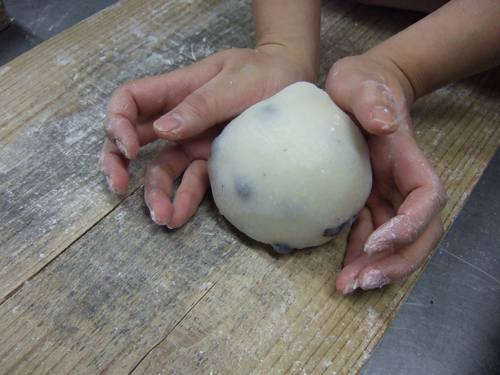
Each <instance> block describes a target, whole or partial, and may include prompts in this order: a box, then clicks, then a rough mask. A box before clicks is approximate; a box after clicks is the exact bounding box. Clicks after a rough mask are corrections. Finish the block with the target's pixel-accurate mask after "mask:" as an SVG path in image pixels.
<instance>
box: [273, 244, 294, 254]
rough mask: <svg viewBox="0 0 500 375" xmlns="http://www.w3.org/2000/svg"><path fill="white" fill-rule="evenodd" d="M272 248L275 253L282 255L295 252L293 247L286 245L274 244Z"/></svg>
mask: <svg viewBox="0 0 500 375" xmlns="http://www.w3.org/2000/svg"><path fill="white" fill-rule="evenodd" d="M271 246H272V247H273V249H274V251H276V252H277V253H280V254H288V253H289V252H291V251H292V250H293V247H291V246H290V245H287V244H286V243H273V244H272V245H271Z"/></svg>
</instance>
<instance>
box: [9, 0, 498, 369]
mask: <svg viewBox="0 0 500 375" xmlns="http://www.w3.org/2000/svg"><path fill="white" fill-rule="evenodd" d="M419 16H420V15H418V14H414V13H411V12H404V11H395V10H387V9H379V8H372V7H365V6H359V5H357V4H355V3H354V2H350V1H329V2H325V3H324V6H323V13H322V66H321V75H320V79H319V83H320V85H322V84H324V82H325V79H326V75H327V73H328V70H329V68H330V67H331V65H332V64H333V63H334V62H335V61H336V60H338V59H339V58H341V57H344V56H347V55H351V54H356V53H361V52H363V51H365V50H366V49H368V48H370V47H372V46H373V45H375V44H377V43H379V42H380V41H382V40H384V39H385V38H387V37H389V36H390V35H392V34H394V33H396V32H398V31H399V30H401V29H403V28H404V27H406V26H408V25H409V24H411V23H412V22H415V21H416V20H417V19H418V17H419ZM253 42H254V41H253V33H252V19H251V7H250V4H249V2H248V1H239V0H231V1H215V0H211V1H197V0H191V1H163V0H162V1H160V0H156V1H149V2H147V3H144V2H136V1H132V0H122V1H120V2H119V3H117V4H116V5H115V6H113V7H110V8H108V9H106V10H105V11H103V12H101V13H99V14H97V15H95V16H93V17H91V18H89V19H87V20H86V21H84V22H82V23H80V24H78V25H76V26H75V27H73V28H71V29H69V30H67V31H65V32H64V33H62V34H60V35H58V36H57V37H55V38H53V39H51V40H49V41H47V42H45V43H43V44H42V45H40V46H38V47H36V48H35V49H33V50H32V51H30V52H28V53H26V54H24V55H23V56H21V57H19V58H18V59H16V60H14V61H12V62H11V63H9V64H8V65H6V66H4V67H1V68H0V144H1V149H0V175H1V178H0V209H1V211H0V212H1V223H0V228H1V239H0V266H1V267H0V291H1V297H0V298H1V299H0V357H1V363H2V365H1V366H0V373H17V374H26V373H31V372H34V373H48V372H52V373H57V374H60V373H101V372H102V373H104V372H109V373H119V374H123V373H138V374H143V373H161V372H166V373H218V374H233V373H238V374H239V373H241V374H247V373H255V374H274V373H307V374H320V373H321V374H322V373H327V374H335V373H336V374H352V373H357V372H358V371H359V370H360V369H361V367H362V366H363V364H364V363H365V361H366V359H367V358H368V357H369V355H370V353H371V352H372V351H373V349H374V348H375V346H376V345H377V343H378V342H379V340H380V338H381V337H382V335H383V334H384V332H385V331H386V329H387V327H388V325H389V324H390V322H391V321H392V319H393V317H394V316H395V314H396V313H397V311H398V309H399V307H400V305H401V303H402V302H403V301H404V299H405V298H406V296H407V295H408V292H409V291H410V289H411V287H412V285H413V284H414V283H415V281H416V279H417V278H418V273H417V274H415V275H413V276H412V277H411V278H410V279H409V280H408V281H407V282H405V283H402V284H398V285H393V286H390V287H387V288H383V289H380V290H376V291H372V292H364V293H362V292H355V293H353V294H352V295H349V296H347V297H343V296H340V295H339V294H338V293H336V292H335V278H336V275H337V273H338V271H339V270H340V267H341V261H342V258H343V251H344V249H345V242H346V235H347V233H346V232H344V233H342V235H340V236H339V237H337V238H335V239H334V240H333V241H331V242H330V243H328V244H325V245H323V246H320V247H317V248H314V249H308V250H304V251H298V252H294V253H292V254H290V255H287V256H276V255H275V254H274V253H273V252H272V251H271V249H270V248H269V247H267V246H264V245H262V244H259V243H257V242H255V241H252V240H250V239H248V238H246V237H245V236H243V235H242V234H240V233H238V232H237V231H236V230H235V229H234V228H233V227H232V226H231V225H229V224H228V223H227V222H226V221H225V220H224V219H223V218H222V217H221V216H220V215H219V214H218V212H217V209H216V207H215V206H214V204H213V201H212V198H211V196H210V195H207V197H205V199H204V201H203V203H202V205H201V207H200V209H199V210H198V212H197V214H196V215H195V216H194V217H193V218H192V219H191V220H190V221H189V222H188V223H187V224H186V225H185V226H183V227H182V228H181V229H179V230H175V231H169V230H165V229H164V228H160V227H158V226H156V225H154V224H153V223H152V221H151V220H150V218H149V214H148V212H147V208H146V207H145V204H144V202H143V189H142V187H141V185H142V183H143V178H144V173H145V167H146V165H147V163H148V161H149V160H150V159H151V158H152V156H153V155H154V154H155V152H156V151H157V150H158V148H159V147H160V146H161V144H153V145H151V146H148V147H147V148H146V149H144V150H143V151H142V152H141V155H140V157H139V158H138V159H137V160H135V161H134V162H133V163H132V168H133V174H134V179H133V181H132V183H131V185H130V188H129V193H128V194H127V195H126V196H123V197H117V196H114V195H112V194H111V193H109V192H108V191H107V188H106V186H105V182H104V181H103V179H102V178H101V177H100V175H99V171H98V167H97V161H98V160H97V159H98V152H99V149H100V147H101V144H102V140H103V139H104V133H103V130H102V122H103V119H104V114H105V111H106V106H107V103H108V101H109V98H110V96H111V94H112V92H113V90H114V88H115V87H117V86H118V85H120V84H121V83H124V82H126V81H129V80H131V79H134V78H138V77H142V76H148V75H154V74H159V73H163V72H166V71H171V70H173V69H176V68H178V67H181V66H185V65H187V64H190V63H191V62H193V61H196V60H199V59H202V58H204V57H206V56H208V55H210V54H212V53H214V52H216V51H220V50H223V49H226V48H230V47H251V46H252V45H253ZM499 74H500V73H499V71H498V70H496V71H490V72H487V73H484V74H482V75H478V76H476V77H473V78H471V79H469V80H466V81H464V82H460V83H457V84H454V85H450V86H448V87H445V88H443V89H441V90H438V91H436V92H435V93H433V94H432V95H429V96H427V97H425V98H423V99H421V100H420V101H419V102H417V103H416V104H415V106H414V109H413V112H412V115H413V121H414V125H415V133H416V138H417V141H418V143H419V145H420V146H421V148H422V149H423V150H424V152H425V154H426V155H427V157H428V158H429V160H430V161H431V162H432V163H433V165H434V166H435V167H436V170H437V171H438V173H439V174H440V176H441V178H442V179H443V181H444V183H445V186H446V189H447V191H448V195H449V202H448V204H447V206H446V208H445V210H444V211H443V213H442V217H443V219H444V221H445V226H446V228H448V227H449V226H450V224H451V222H452V221H453V219H454V217H455V216H456V215H457V213H458V211H459V210H460V207H461V206H462V205H463V203H464V201H465V200H466V199H467V197H468V196H469V194H470V192H471V190H472V188H473V187H474V185H475V183H476V182H477V179H478V178H479V176H480V175H481V173H482V171H483V170H484V168H485V166H486V165H487V163H488V161H489V160H490V158H491V157H492V155H493V153H494V152H495V150H496V149H497V148H498V145H499V143H500V130H499V124H500V121H499V120H500V118H499V117H500V112H499V108H500V90H499V89H498V84H499V82H500V77H499Z"/></svg>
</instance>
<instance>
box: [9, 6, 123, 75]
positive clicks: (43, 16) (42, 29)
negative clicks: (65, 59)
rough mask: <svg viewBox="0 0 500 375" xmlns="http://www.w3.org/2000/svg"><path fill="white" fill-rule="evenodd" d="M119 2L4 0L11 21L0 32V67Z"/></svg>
mask: <svg viewBox="0 0 500 375" xmlns="http://www.w3.org/2000/svg"><path fill="white" fill-rule="evenodd" d="M117 1H118V0H88V1H65V0H22V1H21V0H4V4H5V8H6V9H7V12H8V14H9V16H10V17H11V18H13V19H14V22H12V23H11V24H10V25H9V26H8V27H7V28H5V29H4V30H2V31H1V32H0V66H2V65H4V64H6V63H7V62H9V61H11V60H12V59H14V58H16V57H17V56H19V55H21V54H22V53H24V52H26V51H28V50H30V49H31V48H33V47H35V46H37V45H38V44H40V43H42V42H43V41H45V40H47V39H50V38H52V37H53V36H55V35H57V34H59V33H60V32H61V31H64V30H66V29H68V28H70V27H71V26H73V25H75V24H76V23H78V22H80V21H82V20H84V19H85V18H87V17H89V16H91V15H92V14H95V13H97V12H99V11H100V10H102V9H104V8H106V7H108V6H110V5H112V4H114V3H116V2H117Z"/></svg>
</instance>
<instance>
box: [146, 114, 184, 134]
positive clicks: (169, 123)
mask: <svg viewBox="0 0 500 375" xmlns="http://www.w3.org/2000/svg"><path fill="white" fill-rule="evenodd" d="M182 121H183V120H182V117H181V116H180V115H178V114H177V113H171V114H168V115H166V116H163V117H162V118H160V119H158V120H156V121H155V122H154V124H153V126H154V127H155V129H156V130H158V131H160V132H163V133H175V132H176V130H177V129H179V128H180V126H181V125H182Z"/></svg>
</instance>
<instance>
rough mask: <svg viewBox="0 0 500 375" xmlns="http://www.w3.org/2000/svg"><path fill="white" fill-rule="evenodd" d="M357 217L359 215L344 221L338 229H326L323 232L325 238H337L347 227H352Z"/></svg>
mask: <svg viewBox="0 0 500 375" xmlns="http://www.w3.org/2000/svg"><path fill="white" fill-rule="evenodd" d="M357 216H358V215H357V214H356V215H354V216H353V217H351V218H350V219H349V220H346V221H344V222H343V223H342V224H340V225H339V226H337V227H332V228H326V229H325V230H324V231H323V237H334V236H336V235H337V234H339V233H340V232H341V231H342V229H344V228H345V227H347V226H349V225H351V224H352V223H353V221H354V220H355V219H356V217H357Z"/></svg>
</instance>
